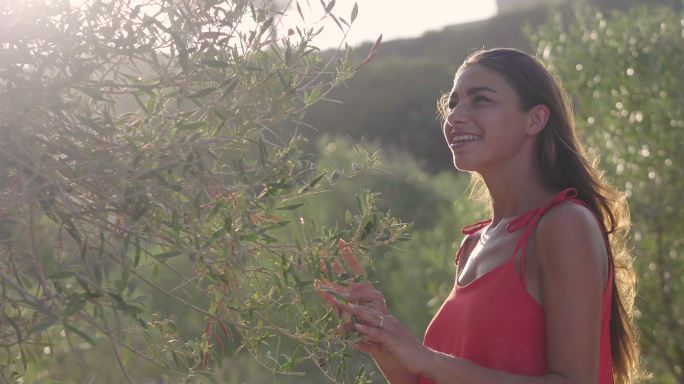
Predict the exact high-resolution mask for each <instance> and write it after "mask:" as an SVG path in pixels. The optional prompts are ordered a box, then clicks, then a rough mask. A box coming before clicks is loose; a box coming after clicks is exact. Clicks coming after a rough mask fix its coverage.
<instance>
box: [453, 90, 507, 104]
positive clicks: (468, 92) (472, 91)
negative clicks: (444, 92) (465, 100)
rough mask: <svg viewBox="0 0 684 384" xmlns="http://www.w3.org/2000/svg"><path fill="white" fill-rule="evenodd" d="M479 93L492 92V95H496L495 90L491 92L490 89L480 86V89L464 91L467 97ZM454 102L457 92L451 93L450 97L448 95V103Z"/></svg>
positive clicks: (456, 98)
mask: <svg viewBox="0 0 684 384" xmlns="http://www.w3.org/2000/svg"><path fill="white" fill-rule="evenodd" d="M480 92H492V93H496V91H495V90H493V89H491V88H489V87H485V86H482V87H472V88H469V89H468V90H467V91H466V94H467V95H469V96H472V95H474V94H476V93H480ZM456 100H458V92H456V91H454V92H452V93H451V95H449V102H452V101H456Z"/></svg>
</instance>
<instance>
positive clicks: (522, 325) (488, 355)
mask: <svg viewBox="0 0 684 384" xmlns="http://www.w3.org/2000/svg"><path fill="white" fill-rule="evenodd" d="M576 196H577V191H576V190H575V189H572V188H569V189H566V190H563V191H561V192H560V193H558V194H557V195H556V196H555V197H554V199H553V200H552V201H551V203H549V204H548V205H547V206H545V207H543V208H536V209H533V210H531V211H529V212H526V213H523V214H521V215H520V216H518V217H516V218H515V219H514V220H513V221H512V222H511V223H509V224H508V226H507V229H508V231H509V232H516V231H518V230H524V232H523V233H522V235H521V236H520V239H519V240H518V243H517V244H516V247H515V250H514V252H513V255H512V256H511V257H510V259H509V260H508V261H506V262H505V263H504V264H502V265H500V266H499V267H496V268H495V269H493V270H491V271H489V272H487V273H486V274H485V275H483V276H481V277H479V278H477V279H476V280H474V281H472V282H471V283H469V284H467V285H465V286H459V284H458V272H459V271H457V273H456V282H455V283H454V288H453V289H452V291H451V293H450V294H449V296H448V297H447V298H446V300H445V301H444V303H443V304H442V307H441V308H440V309H439V311H438V312H437V314H436V315H435V317H434V318H433V319H432V322H431V323H430V325H429V326H428V328H427V330H426V332H425V339H424V344H425V345H426V346H428V347H430V348H432V349H434V350H437V351H440V352H443V353H446V354H449V355H452V356H456V357H461V358H464V359H467V360H470V361H472V362H474V363H476V364H478V365H481V366H484V367H487V368H491V369H496V370H500V371H505V372H510V373H514V374H519V375H527V376H542V375H544V374H546V373H547V362H546V342H545V323H544V310H543V307H542V306H541V305H540V304H539V303H538V302H537V301H536V300H535V299H534V298H532V296H530V294H529V293H528V292H527V289H526V287H525V277H524V271H525V253H526V250H527V240H528V238H529V236H530V235H531V233H532V231H533V230H534V228H535V226H536V224H537V222H538V221H539V219H540V218H541V217H542V215H544V213H546V212H547V211H549V210H550V209H551V208H553V207H554V206H556V205H557V204H560V203H562V202H564V201H569V202H572V203H575V204H580V205H583V206H585V207H586V204H585V203H584V202H582V201H580V200H577V199H575V197H576ZM594 216H595V217H596V218H597V220H598V217H597V216H596V215H594ZM598 221H599V225H600V226H601V228H604V227H603V224H602V223H601V221H600V220H598ZM490 222H491V219H489V220H485V221H482V222H479V223H476V224H473V225H470V226H466V227H464V228H463V231H462V232H463V233H464V234H465V235H467V236H469V237H470V236H474V235H476V234H477V233H478V232H479V231H480V230H481V229H482V228H484V227H485V226H486V225H488V224H489V223H490ZM603 237H604V240H605V242H606V248H607V250H608V258H609V272H608V282H607V285H606V287H605V291H604V294H603V312H602V320H601V342H600V351H599V353H600V362H599V380H598V383H599V384H612V383H613V376H612V358H611V346H610V313H611V299H612V296H611V294H612V284H613V261H612V258H613V257H612V254H611V252H610V247H609V246H608V237H607V235H606V231H605V230H603ZM465 243H466V242H463V244H465ZM462 251H463V245H462V246H461V248H460V249H459V250H458V253H457V254H456V265H457V266H458V261H459V258H460V256H461V252H462ZM518 252H522V253H521V256H520V270H521V271H522V272H523V277H522V280H521V278H520V277H519V276H518V273H517V271H516V267H515V264H516V263H515V259H516V258H515V255H516V254H517V253H518ZM419 383H420V384H433V383H435V382H434V381H433V380H431V379H429V378H426V377H420V380H419Z"/></svg>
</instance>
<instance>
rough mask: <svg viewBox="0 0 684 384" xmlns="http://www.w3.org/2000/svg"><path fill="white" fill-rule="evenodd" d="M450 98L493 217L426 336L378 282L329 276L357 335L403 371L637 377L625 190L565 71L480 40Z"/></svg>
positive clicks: (461, 164) (466, 165)
mask: <svg viewBox="0 0 684 384" xmlns="http://www.w3.org/2000/svg"><path fill="white" fill-rule="evenodd" d="M440 110H441V111H442V112H443V113H442V115H443V117H444V120H445V121H444V127H443V130H444V136H445V139H446V141H447V144H448V145H449V148H450V149H451V152H452V154H453V162H454V166H455V167H456V168H457V169H459V170H462V171H468V172H470V173H471V174H472V175H473V177H474V180H475V182H476V183H479V184H480V186H482V187H484V188H486V191H487V192H488V196H489V199H490V202H491V210H492V218H491V219H488V220H485V221H482V222H479V223H476V224H474V225H471V226H468V227H465V228H464V229H463V233H464V234H465V235H466V236H465V238H464V240H463V242H462V244H461V247H460V249H459V251H458V253H457V255H456V271H457V272H456V281H455V284H454V288H453V290H452V292H451V294H450V295H449V296H448V297H447V299H446V301H445V302H444V304H443V305H442V307H441V308H440V310H439V311H438V312H437V314H436V315H435V317H434V319H433V320H432V322H431V323H430V325H429V327H428V328H427V331H426V333H425V338H424V342H423V343H421V342H420V341H418V340H417V339H416V338H415V337H414V336H412V335H411V334H410V332H409V331H408V330H407V328H406V327H405V326H403V325H402V324H401V323H400V322H399V321H398V320H397V319H396V318H395V317H393V316H391V315H389V314H388V313H387V308H386V307H385V304H384V298H383V296H382V294H381V293H380V292H379V291H377V290H375V289H374V288H373V287H372V285H371V284H370V283H367V282H366V283H361V284H355V283H352V284H349V285H348V286H347V287H341V286H337V285H334V286H332V287H330V288H331V289H333V290H334V291H336V294H338V295H341V296H343V297H344V298H345V304H343V303H341V302H339V301H337V300H336V299H335V297H334V296H333V295H331V294H329V293H326V292H324V290H320V294H321V296H322V297H323V298H324V300H325V301H326V302H327V303H328V304H330V305H334V306H336V307H337V308H338V309H340V310H341V311H343V312H344V316H346V317H347V318H349V317H350V316H351V315H353V316H356V318H357V319H358V321H357V322H356V323H355V324H354V325H353V327H354V329H355V330H356V331H358V332H360V333H361V334H363V335H364V336H365V337H364V341H363V342H362V343H360V344H358V345H357V346H356V347H357V348H358V349H359V350H362V351H364V352H368V353H370V354H371V355H372V357H373V358H374V359H375V361H376V363H377V364H378V366H379V367H380V369H381V370H382V372H383V373H384V375H385V376H386V378H387V379H388V380H389V381H390V382H391V383H393V384H396V383H411V384H414V383H420V384H428V383H435V382H439V383H463V384H471V383H472V384H475V383H477V384H489V383H492V384H494V383H510V384H517V383H539V384H546V383H553V384H556V383H557V384H566V383H567V384H571V383H572V384H575V383H576V384H591V383H600V384H606V383H618V384H623V383H630V382H633V380H634V378H635V373H636V368H637V365H638V363H637V359H638V355H637V352H638V351H637V344H636V341H635V334H634V332H633V327H632V321H631V320H632V319H631V307H632V303H633V287H634V280H633V278H631V277H632V270H631V267H630V264H629V259H628V257H627V256H628V255H627V254H626V252H624V250H623V249H619V248H618V247H619V246H620V245H621V244H622V243H621V241H620V240H621V237H620V234H621V233H622V234H624V230H625V229H626V227H627V226H628V217H627V215H626V212H627V210H626V204H625V202H624V200H623V199H622V198H621V196H619V194H618V193H616V192H615V191H614V190H613V189H611V188H610V186H609V185H608V184H607V183H605V182H604V181H603V179H602V177H601V175H600V173H599V172H598V171H597V170H595V169H594V168H592V166H591V165H590V164H589V163H588V162H587V160H586V159H585V158H584V155H583V152H582V149H581V145H580V143H579V142H578V140H577V137H576V133H575V128H574V124H573V120H572V114H571V111H570V108H569V106H568V103H567V101H566V97H565V95H564V92H563V90H562V88H561V87H560V85H559V84H558V83H557V82H556V81H555V80H554V78H553V76H552V75H551V74H550V73H549V72H548V71H547V70H546V68H544V66H543V65H542V64H541V63H540V62H539V61H537V60H536V59H535V58H533V57H531V56H529V55H527V54H525V53H523V52H521V51H518V50H514V49H493V50H483V51H478V52H475V53H473V54H472V55H470V56H469V57H468V58H467V59H466V60H465V62H464V63H463V64H462V65H461V67H460V68H459V69H458V71H457V73H456V76H455V80H454V85H453V88H452V90H451V92H450V94H449V95H448V97H447V96H446V95H445V97H443V98H442V102H441V108H440ZM340 248H341V250H342V254H343V256H344V257H345V258H346V259H347V260H348V261H353V262H355V260H354V257H353V255H352V254H351V248H350V247H349V246H348V244H346V243H344V241H340ZM616 272H618V274H617V276H616ZM623 276H624V277H627V278H620V277H623ZM346 303H348V304H346ZM349 326H351V325H349Z"/></svg>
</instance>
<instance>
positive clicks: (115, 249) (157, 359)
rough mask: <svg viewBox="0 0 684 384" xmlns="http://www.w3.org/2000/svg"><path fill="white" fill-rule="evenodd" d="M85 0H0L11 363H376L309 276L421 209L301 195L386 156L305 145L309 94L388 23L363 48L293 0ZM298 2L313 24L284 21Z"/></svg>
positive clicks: (3, 345)
mask: <svg viewBox="0 0 684 384" xmlns="http://www.w3.org/2000/svg"><path fill="white" fill-rule="evenodd" d="M81 3H82V4H81V5H73V4H70V2H69V1H62V0H28V1H9V2H3V5H2V6H0V47H2V54H1V55H0V292H1V294H2V297H1V298H0V351H1V352H0V377H2V380H3V381H15V380H22V378H23V379H26V380H33V379H35V380H38V378H39V377H38V376H39V375H38V373H35V372H34V373H33V375H34V376H32V378H33V379H32V378H31V377H28V376H26V375H27V374H28V373H27V372H29V373H30V372H31V367H32V366H35V365H36V364H39V363H40V362H41V361H42V360H44V358H45V356H46V355H48V356H53V358H55V359H58V358H61V357H63V356H67V355H71V356H73V358H74V359H76V360H78V361H80V362H81V363H83V362H85V363H86V365H87V359H86V357H87V356H86V355H87V350H89V349H92V348H101V347H102V345H105V344H106V345H108V346H109V348H108V350H109V356H110V357H111V359H102V358H101V357H99V360H100V362H103V363H104V362H105V361H107V360H111V361H115V362H116V365H118V366H119V368H120V370H119V372H121V377H120V380H118V381H122V380H127V381H128V382H139V381H140V380H141V378H140V377H137V376H136V372H139V371H137V370H135V369H133V368H135V367H137V366H139V365H141V364H142V365H145V364H147V365H149V366H152V367H157V371H156V372H158V373H159V375H162V376H164V377H166V378H167V379H169V380H173V381H188V380H194V379H195V378H197V377H202V376H204V377H206V378H208V379H211V378H212V377H213V376H212V369H213V367H215V366H220V364H221V361H222V360H223V357H224V354H225V353H227V352H226V351H227V350H231V351H234V350H235V349H236V348H242V349H246V350H248V351H250V352H251V353H252V354H253V355H254V357H256V359H257V360H258V361H260V362H261V363H262V364H263V366H264V367H266V368H268V369H270V370H272V371H274V372H284V373H291V374H292V373H298V372H300V369H299V367H300V364H301V363H302V362H306V361H309V362H313V363H314V364H316V365H317V366H318V367H319V368H320V370H321V371H322V372H323V373H324V374H325V375H326V376H327V377H328V378H329V379H330V380H332V381H337V382H340V381H349V380H355V381H358V382H363V381H366V380H367V378H366V374H364V373H363V370H361V372H358V373H353V372H350V369H347V367H348V364H347V362H348V360H349V357H350V354H349V352H348V351H347V350H348V349H347V346H348V344H349V343H350V342H353V337H354V336H353V335H349V336H347V337H346V338H345V337H340V336H337V335H335V334H334V332H332V330H333V329H334V328H335V326H336V325H337V324H336V322H337V320H336V316H334V315H332V312H331V311H330V310H327V309H326V308H324V307H323V306H322V305H320V303H319V301H318V300H317V298H316V295H315V293H314V292H313V291H314V290H313V281H314V279H316V278H326V279H329V280H332V281H339V280H342V281H344V280H346V279H349V278H356V279H359V278H363V276H350V275H349V274H341V275H333V274H331V271H332V268H330V265H331V263H335V260H336V259H337V257H338V255H339V252H338V249H337V239H339V238H345V239H346V240H347V241H349V242H350V243H351V244H352V245H353V247H354V249H355V252H356V254H357V256H359V257H361V258H363V256H364V255H365V251H366V250H367V249H370V248H372V247H374V246H376V245H379V244H390V243H392V242H394V241H397V240H403V239H406V238H407V230H408V226H407V225H406V224H403V223H400V222H399V221H398V220H396V219H394V218H392V217H390V216H389V215H388V214H384V213H381V212H378V210H377V209H376V208H375V203H376V200H377V195H375V194H373V193H370V192H365V193H362V194H360V195H359V196H358V198H357V202H358V204H357V207H355V208H350V211H349V213H348V215H347V221H346V222H345V223H344V224H342V225H340V226H335V227H328V228H323V227H318V226H316V225H315V219H310V218H309V217H299V215H298V208H299V207H300V206H302V205H306V204H307V201H309V200H310V198H311V197H312V196H314V195H317V194H319V193H321V192H323V191H325V190H328V189H330V188H332V187H333V186H334V185H335V184H336V183H338V182H340V181H344V180H345V179H348V178H351V177H354V176H355V175H357V174H359V173H362V172H364V170H365V169H368V168H370V167H372V166H373V162H374V160H375V158H376V157H375V156H374V154H372V153H367V154H366V156H365V160H364V161H363V162H361V163H359V164H356V165H355V166H354V168H353V169H348V170H337V169H332V168H331V169H324V168H322V167H318V166H317V165H316V159H315V158H314V157H312V156H311V155H307V154H305V153H303V152H302V150H301V149H300V147H299V146H300V144H301V143H302V141H303V140H305V139H304V138H303V136H302V134H301V132H302V130H305V129H311V127H308V126H307V125H306V124H304V123H303V122H302V116H303V113H305V111H306V110H307V108H309V107H310V106H311V105H312V104H314V103H316V102H318V101H320V100H324V99H325V98H326V95H327V94H328V92H329V91H330V90H331V89H333V88H334V87H336V86H338V85H340V84H342V83H344V82H345V81H346V80H348V79H349V78H350V77H351V76H353V74H354V73H355V72H356V71H357V70H358V69H359V68H360V67H361V66H363V65H364V64H366V63H367V62H368V61H369V60H370V59H371V58H372V56H373V55H374V54H375V51H376V49H377V44H376V45H375V46H374V48H373V49H372V51H371V52H370V53H369V55H368V57H367V58H366V59H365V60H364V61H362V62H360V63H352V60H351V59H350V57H351V55H350V50H349V49H346V50H344V49H340V50H337V51H335V52H332V53H331V52H325V53H322V52H320V50H319V49H318V48H317V47H316V46H315V38H316V35H317V34H318V33H320V29H319V27H318V26H316V25H313V24H311V25H310V24H306V23H305V21H304V20H303V19H304V14H303V12H302V9H301V4H299V3H296V2H290V3H288V4H280V5H279V6H280V7H275V6H273V4H272V3H269V2H253V1H248V0H144V1H143V0H140V1H132V0H97V1H90V2H81ZM314 5H318V4H314ZM334 5H335V1H334V0H330V1H321V4H320V6H321V7H320V9H321V13H322V15H323V18H326V19H329V20H332V21H333V22H334V23H335V24H336V25H337V27H339V28H340V30H341V31H342V33H343V34H344V33H346V31H347V30H348V29H349V26H350V24H351V23H352V22H353V21H354V19H355V17H356V14H357V7H356V6H354V8H353V9H352V10H351V15H350V16H346V17H340V16H336V15H334V14H333V8H334ZM288 9H291V10H292V11H293V12H294V11H295V10H296V12H297V13H299V15H300V16H301V19H302V22H301V25H298V26H291V27H290V28H287V27H283V26H282V20H283V14H284V12H286V10H288ZM333 27H335V26H334V25H333ZM378 43H379V40H378ZM341 263H342V264H343V265H344V262H343V261H341ZM326 265H327V266H328V267H327V268H326V267H325V266H326ZM160 276H161V277H160ZM192 319H195V320H198V321H195V322H192ZM84 351H85V352H84ZM98 351H100V352H101V349H98ZM100 352H98V353H100ZM87 368H90V370H91V371H92V370H95V371H96V369H97V366H90V367H87ZM40 374H42V375H46V373H45V372H42V373H40ZM71 374H74V373H73V372H72V373H71ZM36 375H38V376H36ZM66 375H69V373H66ZM42 378H43V379H45V380H50V377H45V376H42ZM60 379H61V380H66V379H68V376H67V377H61V378H60ZM101 380H104V378H100V379H98V381H101ZM111 380H114V381H117V379H116V378H113V379H111Z"/></svg>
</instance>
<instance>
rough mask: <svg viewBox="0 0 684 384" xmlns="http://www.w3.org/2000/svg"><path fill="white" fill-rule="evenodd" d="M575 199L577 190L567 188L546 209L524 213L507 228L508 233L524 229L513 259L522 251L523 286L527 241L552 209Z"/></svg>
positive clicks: (521, 270)
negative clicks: (543, 217)
mask: <svg viewBox="0 0 684 384" xmlns="http://www.w3.org/2000/svg"><path fill="white" fill-rule="evenodd" d="M575 197H577V190H576V189H575V188H566V189H564V190H562V191H560V192H559V193H558V194H556V196H554V198H553V200H551V202H550V203H549V204H547V205H546V206H545V207H542V208H536V209H533V210H531V211H529V212H526V213H523V214H522V215H520V216H518V217H516V218H515V219H514V220H513V221H512V222H510V223H509V224H508V225H507V226H506V229H507V230H508V232H511V233H513V232H517V231H519V230H521V229H524V232H523V234H522V235H521V236H520V239H519V240H518V243H517V244H516V246H515V250H514V251H513V257H515V255H517V254H518V251H522V254H521V255H520V273H521V274H522V282H523V285H525V256H526V255H527V245H528V241H527V240H528V239H529V237H530V236H531V235H532V232H533V231H534V228H535V227H536V226H537V223H538V222H539V219H541V217H542V216H543V215H544V214H545V213H546V212H548V211H550V210H551V208H553V207H555V206H556V205H558V204H560V203H562V202H564V201H569V200H573V199H575Z"/></svg>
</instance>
